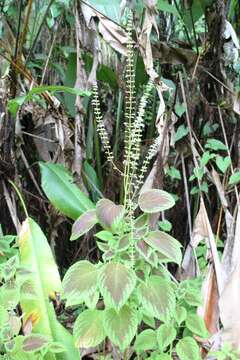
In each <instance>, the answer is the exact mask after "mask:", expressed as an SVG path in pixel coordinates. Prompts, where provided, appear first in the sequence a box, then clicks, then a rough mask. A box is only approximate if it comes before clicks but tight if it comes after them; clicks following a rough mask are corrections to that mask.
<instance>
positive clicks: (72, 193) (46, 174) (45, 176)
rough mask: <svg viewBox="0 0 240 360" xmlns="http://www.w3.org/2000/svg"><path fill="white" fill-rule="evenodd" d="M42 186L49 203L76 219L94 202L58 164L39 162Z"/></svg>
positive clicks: (90, 207)
mask: <svg viewBox="0 0 240 360" xmlns="http://www.w3.org/2000/svg"><path fill="white" fill-rule="evenodd" d="M39 164H40V170H41V184H42V188H43V190H44V192H45V194H46V196H47V197H48V199H49V200H50V201H51V203H52V204H53V205H54V206H55V208H56V209H58V210H59V211H60V212H61V213H62V214H64V215H66V216H68V217H70V218H71V219H73V220H76V219H77V218H78V217H79V216H80V215H81V214H82V213H83V212H85V211H87V210H90V209H93V208H94V204H93V203H92V202H91V200H89V199H88V197H87V196H86V195H85V194H84V193H83V192H82V191H81V190H80V189H79V188H78V186H77V185H75V184H74V183H73V177H72V175H70V174H69V172H68V171H67V170H66V169H65V168H64V167H63V166H62V165H60V164H51V163H43V162H40V163H39Z"/></svg>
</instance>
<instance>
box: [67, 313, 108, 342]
mask: <svg viewBox="0 0 240 360" xmlns="http://www.w3.org/2000/svg"><path fill="white" fill-rule="evenodd" d="M103 315H104V311H101V310H96V309H93V310H92V309H88V310H85V311H83V312H82V313H81V314H80V315H79V316H78V318H77V319H76V321H75V323H74V327H73V336H74V339H75V345H76V347H80V348H89V347H93V346H97V345H99V344H100V343H101V342H102V341H103V340H104V339H105V336H106V334H105V331H104V328H103Z"/></svg>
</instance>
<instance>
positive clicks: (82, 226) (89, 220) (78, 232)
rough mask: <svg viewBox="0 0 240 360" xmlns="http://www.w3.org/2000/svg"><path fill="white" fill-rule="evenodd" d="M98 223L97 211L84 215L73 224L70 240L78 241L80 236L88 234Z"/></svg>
mask: <svg viewBox="0 0 240 360" xmlns="http://www.w3.org/2000/svg"><path fill="white" fill-rule="evenodd" d="M97 222H98V219H97V216H96V210H95V209H92V210H89V211H87V212H85V213H83V214H82V215H80V216H79V218H78V219H77V220H76V221H75V222H74V224H73V227H72V235H71V238H70V240H76V239H78V238H79V237H80V236H82V235H84V234H86V233H87V232H88V231H89V230H90V229H91V228H92V227H93V226H94V225H96V224H97Z"/></svg>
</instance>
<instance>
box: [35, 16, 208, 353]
mask: <svg viewBox="0 0 240 360" xmlns="http://www.w3.org/2000/svg"><path fill="white" fill-rule="evenodd" d="M132 27H133V26H132V15H131V14H130V16H129V22H128V27H127V31H128V45H127V50H128V54H127V64H126V97H125V134H124V145H125V146H124V150H125V152H124V161H123V165H124V170H123V172H122V171H121V170H119V169H118V168H117V166H116V165H115V163H114V157H113V152H112V151H111V146H110V141H109V139H108V134H107V132H106V130H105V127H104V122H103V117H102V115H101V110H100V101H99V99H98V90H97V85H95V86H94V88H93V105H94V114H95V119H96V123H97V130H98V133H99V136H100V139H101V142H102V145H103V149H104V151H105V154H106V157H107V160H108V161H109V162H110V163H111V164H112V166H113V169H115V170H116V171H118V173H119V174H120V175H121V176H122V178H123V188H124V197H123V204H121V205H117V204H115V203H113V202H112V201H111V200H109V199H105V198H103V199H101V200H99V201H98V202H97V204H96V206H94V205H93V204H92V203H91V204H90V203H87V204H86V201H85V199H84V204H85V205H86V207H87V209H86V210H85V211H83V210H82V208H81V209H80V207H79V210H81V211H79V212H80V213H81V215H80V216H79V217H78V218H77V219H76V221H75V222H74V224H73V227H72V234H71V240H77V239H78V238H80V237H81V236H83V235H84V234H86V233H87V232H88V231H90V230H91V229H93V228H96V227H99V226H100V227H101V228H102V229H101V230H100V231H98V232H97V233H96V234H95V237H96V238H97V241H96V244H97V246H98V248H99V250H100V251H101V253H102V261H100V262H98V263H97V264H92V263H91V262H89V261H87V260H81V261H78V262H76V263H75V264H74V265H72V266H71V267H70V268H69V269H68V271H67V272H66V274H65V276H64V279H63V296H64V298H65V299H66V306H76V305H80V304H81V308H82V304H83V305H84V306H85V309H84V310H83V311H82V312H81V313H80V314H79V316H78V317H77V319H76V321H75V323H74V327H73V336H74V339H75V345H76V347H78V348H89V347H96V346H101V344H102V343H103V342H104V341H105V339H106V338H108V339H109V340H110V342H111V344H112V346H113V347H114V348H116V347H117V348H118V349H119V350H120V353H121V355H120V357H121V358H122V357H123V358H124V359H127V358H129V355H128V354H129V350H130V349H132V348H134V350H133V352H135V353H136V354H137V356H138V358H139V356H140V354H141V353H142V352H144V351H147V350H151V351H152V353H151V358H152V359H160V358H161V359H162V360H164V359H165V360H166V359H172V356H175V353H177V355H178V357H179V358H180V359H181V360H188V359H189V360H190V359H196V360H198V359H200V354H199V347H198V344H197V342H196V340H195V339H194V338H193V336H192V335H193V334H194V335H196V336H198V337H201V338H206V337H207V330H206V328H205V325H204V321H203V319H202V318H201V317H199V316H198V315H197V314H196V307H197V306H198V305H200V300H199V299H200V296H199V291H198V290H196V287H195V285H194V284H192V283H191V282H190V281H186V282H183V283H181V284H178V283H177V281H176V280H175V279H174V277H173V276H172V275H171V274H170V273H169V271H168V269H167V267H166V264H167V263H169V262H171V263H175V264H177V265H180V263H181V259H182V254H181V244H180V243H179V242H178V241H177V240H176V239H174V238H173V237H172V236H171V235H169V234H167V233H165V232H163V231H160V230H158V229H157V230H156V229H153V228H152V227H151V216H152V215H153V214H156V213H159V212H161V211H165V210H168V209H170V208H171V207H173V206H174V204H175V201H174V198H173V197H172V196H171V195H170V194H169V193H167V192H166V191H164V190H159V189H149V190H145V191H143V190H141V184H142V183H143V180H144V175H145V173H146V170H147V166H148V164H149V162H150V160H151V159H152V158H153V157H154V156H155V155H156V153H157V151H158V149H159V145H160V140H161V139H160V137H158V138H157V139H156V140H155V141H154V142H153V144H152V145H151V146H150V148H149V150H148V153H147V154H146V155H145V157H144V160H143V161H141V136H142V132H143V129H144V113H145V108H146V105H147V101H148V98H149V96H150V94H151V90H152V89H153V87H154V85H153V83H152V82H151V81H150V82H149V84H148V85H147V86H146V89H145V91H144V94H143V96H142V98H141V100H140V105H139V111H138V115H136V112H135V90H134V83H135V77H134V52H133V41H132ZM54 166H57V165H54V164H51V168H52V169H51V170H54V169H53V168H54ZM41 167H42V171H43V170H44V169H45V168H46V166H45V165H44V164H41ZM56 170H58V171H59V168H58V169H56ZM62 171H63V170H62V169H61V172H62ZM42 175H43V174H42ZM44 178H45V177H44V176H43V177H42V183H43V185H44V184H45V185H46V183H47V182H46V181H44ZM66 179H68V180H69V181H70V178H69V176H66ZM45 180H46V179H45ZM61 181H62V179H61ZM50 184H51V183H50V182H48V186H45V187H44V189H45V192H46V194H48V187H49V186H50ZM65 185H66V184H65ZM67 185H68V186H67V187H69V186H70V187H73V186H74V187H76V185H74V184H72V183H69V182H68V184H67ZM75 190H76V189H75ZM78 192H79V190H78ZM52 195H53V194H51V196H52ZM63 196H64V194H62V193H61V196H60V197H59V198H61V199H62V197H63ZM52 197H53V200H54V203H56V204H57V208H59V209H60V210H61V209H62V207H63V205H62V202H61V203H59V202H57V201H56V196H55V193H54V195H53V196H52ZM49 198H50V200H51V197H49ZM68 203H69V202H68ZM73 203H74V201H71V208H74V207H73V205H72V204H73ZM65 205H66V204H65ZM65 207H66V206H65ZM86 207H85V208H86ZM63 210H64V213H65V214H66V215H68V209H66V208H64V209H63ZM70 215H71V216H70V217H72V218H73V219H75V212H74V214H72V213H71V214H70ZM68 216H69V215H68ZM183 327H185V330H186V331H185V330H184V333H183ZM142 329H144V330H143V331H141V330H142ZM179 336H181V339H180V340H179ZM134 337H136V340H135V342H134V345H133V346H131V344H133V339H134ZM102 348H103V347H102ZM130 354H131V351H130ZM173 354H174V355H173Z"/></svg>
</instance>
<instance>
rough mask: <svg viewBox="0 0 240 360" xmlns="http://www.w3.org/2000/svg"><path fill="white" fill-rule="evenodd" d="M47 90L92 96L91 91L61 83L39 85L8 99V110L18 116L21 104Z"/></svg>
mask: <svg viewBox="0 0 240 360" xmlns="http://www.w3.org/2000/svg"><path fill="white" fill-rule="evenodd" d="M46 91H51V92H56V91H62V92H68V93H70V94H74V95H79V96H90V95H91V93H90V92H89V91H85V90H80V89H76V88H70V87H67V86H61V85H56V86H52V85H50V86H49V85H44V86H38V87H36V88H33V89H32V90H30V91H29V92H28V94H27V95H24V96H18V97H16V98H15V99H12V100H9V101H8V110H9V111H10V112H11V113H12V114H13V115H14V116H16V114H17V111H18V109H19V107H20V106H21V105H23V103H24V102H25V101H29V100H32V99H33V96H34V95H37V94H42V93H44V92H46Z"/></svg>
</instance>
